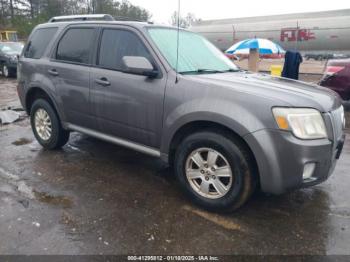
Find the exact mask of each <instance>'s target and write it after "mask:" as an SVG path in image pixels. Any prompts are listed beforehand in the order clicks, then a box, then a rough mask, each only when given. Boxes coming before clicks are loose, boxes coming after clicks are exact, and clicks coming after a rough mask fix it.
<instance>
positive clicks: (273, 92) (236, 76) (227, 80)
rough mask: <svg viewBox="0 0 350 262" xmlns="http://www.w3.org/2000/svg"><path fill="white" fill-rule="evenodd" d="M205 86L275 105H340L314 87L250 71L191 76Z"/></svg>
mask: <svg viewBox="0 0 350 262" xmlns="http://www.w3.org/2000/svg"><path fill="white" fill-rule="evenodd" d="M191 77H193V78H195V79H196V80H197V81H204V82H205V83H207V84H213V85H216V86H225V87H229V88H232V89H235V90H237V91H239V92H245V93H251V94H254V95H256V96H260V97H262V98H269V99H273V100H275V101H276V106H291V107H311V108H316V109H318V110H319V111H321V112H329V111H332V110H334V109H336V108H338V107H340V105H341V100H340V98H339V96H338V94H337V93H335V92H333V91H332V90H329V89H327V88H324V87H321V86H318V85H316V84H308V83H305V82H302V81H297V80H291V79H287V78H282V77H272V76H270V75H265V74H254V73H250V72H236V73H235V72H230V73H217V74H201V75H193V76H191Z"/></svg>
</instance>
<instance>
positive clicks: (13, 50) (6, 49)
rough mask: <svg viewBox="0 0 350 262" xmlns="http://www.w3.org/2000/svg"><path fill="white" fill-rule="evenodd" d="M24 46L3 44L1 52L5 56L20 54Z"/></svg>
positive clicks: (0, 45) (0, 46) (0, 47)
mask: <svg viewBox="0 0 350 262" xmlns="http://www.w3.org/2000/svg"><path fill="white" fill-rule="evenodd" d="M22 49H23V44H21V43H1V44H0V50H1V51H2V52H3V53H5V54H19V53H21V52H22Z"/></svg>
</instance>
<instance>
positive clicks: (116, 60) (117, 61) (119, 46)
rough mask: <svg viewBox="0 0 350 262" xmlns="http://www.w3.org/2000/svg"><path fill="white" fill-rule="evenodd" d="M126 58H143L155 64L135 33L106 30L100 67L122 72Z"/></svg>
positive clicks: (103, 36) (100, 55) (103, 37)
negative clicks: (123, 60) (123, 59)
mask: <svg viewBox="0 0 350 262" xmlns="http://www.w3.org/2000/svg"><path fill="white" fill-rule="evenodd" d="M124 56H142V57H145V58H147V59H148V60H149V61H150V62H151V63H152V64H154V63H153V59H152V56H151V54H150V53H149V51H148V50H147V48H146V47H145V45H144V44H143V42H142V41H141V39H140V38H139V37H138V36H137V35H136V34H135V33H132V32H130V31H127V30H121V29H104V30H103V33H102V38H101V44H100V52H99V58H98V65H99V66H100V67H103V68H107V69H113V70H122V69H123V64H122V58H123V57H124Z"/></svg>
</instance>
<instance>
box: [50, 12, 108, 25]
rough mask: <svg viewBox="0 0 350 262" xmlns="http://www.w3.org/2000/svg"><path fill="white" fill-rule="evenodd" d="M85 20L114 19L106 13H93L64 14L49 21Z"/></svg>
mask: <svg viewBox="0 0 350 262" xmlns="http://www.w3.org/2000/svg"><path fill="white" fill-rule="evenodd" d="M79 20H80V21H86V20H105V21H114V18H113V16H111V15H108V14H93V15H64V16H55V17H52V18H51V19H50V20H49V23H55V22H67V21H79Z"/></svg>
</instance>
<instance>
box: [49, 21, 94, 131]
mask: <svg viewBox="0 0 350 262" xmlns="http://www.w3.org/2000/svg"><path fill="white" fill-rule="evenodd" d="M96 34H97V29H96V28H95V27H93V26H91V25H89V26H83V25H79V26H71V27H69V28H67V29H66V30H65V32H64V33H63V34H62V35H61V37H60V38H59V41H58V43H57V45H56V48H55V50H54V54H53V57H52V59H51V62H50V64H49V65H48V68H47V75H48V76H49V77H50V78H51V80H52V82H53V83H54V85H55V87H56V90H57V97H58V99H59V103H60V106H61V108H62V111H63V112H64V114H65V117H66V121H67V122H68V123H70V124H74V125H78V126H81V127H86V128H92V129H94V128H96V122H95V119H94V118H93V117H92V116H91V105H90V68H91V63H92V62H91V61H92V57H93V51H94V48H95V45H96V42H97V41H96Z"/></svg>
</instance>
